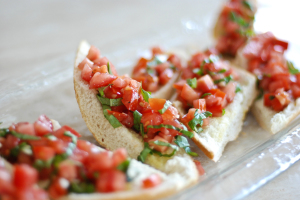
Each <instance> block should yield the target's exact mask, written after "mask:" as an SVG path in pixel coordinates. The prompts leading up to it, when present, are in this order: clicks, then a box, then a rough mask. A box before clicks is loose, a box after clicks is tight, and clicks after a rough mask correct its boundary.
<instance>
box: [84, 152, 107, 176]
mask: <svg viewBox="0 0 300 200" xmlns="http://www.w3.org/2000/svg"><path fill="white" fill-rule="evenodd" d="M84 165H85V167H86V168H87V170H88V171H89V172H91V173H94V172H99V171H105V170H109V169H111V168H112V167H113V162H112V159H111V156H110V155H109V152H107V151H105V152H98V153H93V154H90V155H88V156H87V158H86V159H85V161H84Z"/></svg>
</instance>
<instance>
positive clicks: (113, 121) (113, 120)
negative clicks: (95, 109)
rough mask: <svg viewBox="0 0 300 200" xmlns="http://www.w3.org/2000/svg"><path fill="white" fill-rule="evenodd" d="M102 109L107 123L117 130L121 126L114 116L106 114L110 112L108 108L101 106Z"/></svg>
mask: <svg viewBox="0 0 300 200" xmlns="http://www.w3.org/2000/svg"><path fill="white" fill-rule="evenodd" d="M102 109H103V114H104V117H105V118H106V119H107V120H108V121H109V123H110V124H111V125H112V127H114V128H118V127H120V126H122V124H121V123H120V122H119V120H118V119H117V118H116V117H115V116H113V115H110V114H108V112H107V110H111V108H110V106H108V105H102Z"/></svg>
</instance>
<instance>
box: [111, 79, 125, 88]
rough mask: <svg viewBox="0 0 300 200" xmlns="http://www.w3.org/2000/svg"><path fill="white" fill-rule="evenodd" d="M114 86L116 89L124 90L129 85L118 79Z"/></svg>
mask: <svg viewBox="0 0 300 200" xmlns="http://www.w3.org/2000/svg"><path fill="white" fill-rule="evenodd" d="M112 84H113V86H114V87H116V88H124V87H126V86H127V85H128V84H127V82H126V80H124V79H122V78H120V77H118V78H117V79H116V80H114V81H113V82H112Z"/></svg>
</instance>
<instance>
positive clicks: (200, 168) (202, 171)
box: [194, 160, 205, 176]
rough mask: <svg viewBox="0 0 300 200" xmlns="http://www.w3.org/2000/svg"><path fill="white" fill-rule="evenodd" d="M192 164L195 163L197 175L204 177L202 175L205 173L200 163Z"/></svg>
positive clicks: (195, 161) (196, 161)
mask: <svg viewBox="0 0 300 200" xmlns="http://www.w3.org/2000/svg"><path fill="white" fill-rule="evenodd" d="M194 163H195V165H196V168H197V170H198V173H199V175H200V176H202V175H204V174H205V171H204V169H203V167H202V165H201V163H200V162H199V161H198V160H194Z"/></svg>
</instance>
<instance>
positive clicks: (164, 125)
mask: <svg viewBox="0 0 300 200" xmlns="http://www.w3.org/2000/svg"><path fill="white" fill-rule="evenodd" d="M162 127H164V128H169V129H173V130H176V131H178V132H180V133H183V134H184V135H186V136H188V137H189V138H192V137H194V134H193V133H192V132H190V131H187V130H183V129H180V128H178V127H175V126H172V125H169V124H160V125H149V126H147V130H148V129H149V128H156V129H159V128H162ZM185 128H186V127H185Z"/></svg>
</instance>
